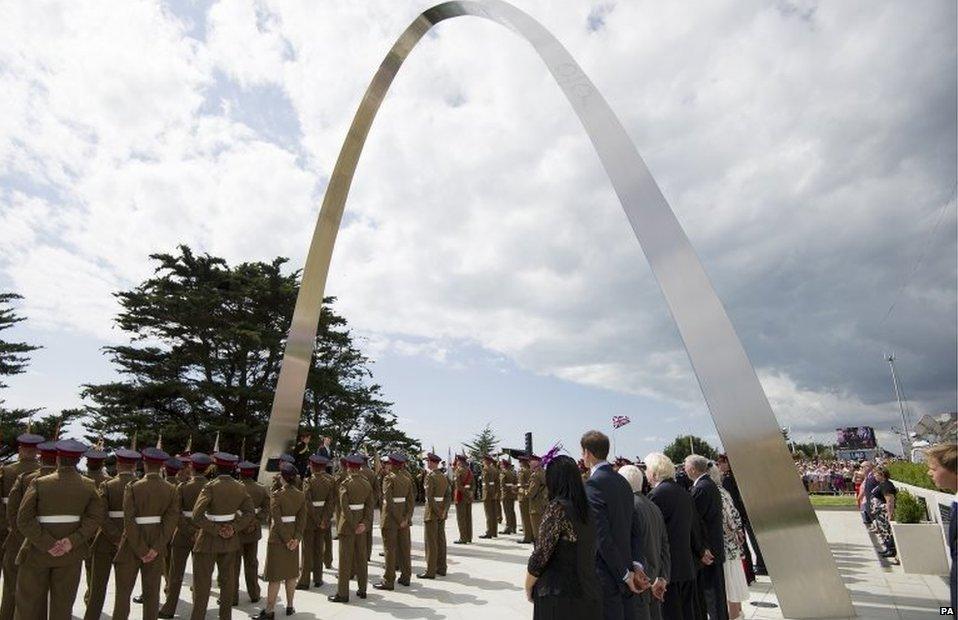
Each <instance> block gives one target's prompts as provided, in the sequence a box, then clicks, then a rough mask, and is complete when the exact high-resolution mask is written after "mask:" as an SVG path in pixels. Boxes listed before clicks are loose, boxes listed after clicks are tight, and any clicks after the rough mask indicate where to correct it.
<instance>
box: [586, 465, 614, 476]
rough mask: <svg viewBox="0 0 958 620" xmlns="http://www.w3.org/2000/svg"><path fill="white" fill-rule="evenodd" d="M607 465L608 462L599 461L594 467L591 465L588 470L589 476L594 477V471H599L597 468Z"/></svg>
mask: <svg viewBox="0 0 958 620" xmlns="http://www.w3.org/2000/svg"><path fill="white" fill-rule="evenodd" d="M608 464H609V462H608V461H599V462H598V463H596V464H595V465H593V466H592V467H591V468H589V476H592V475H594V474H595V470H597V469H599V468H600V467H602V466H603V465H608Z"/></svg>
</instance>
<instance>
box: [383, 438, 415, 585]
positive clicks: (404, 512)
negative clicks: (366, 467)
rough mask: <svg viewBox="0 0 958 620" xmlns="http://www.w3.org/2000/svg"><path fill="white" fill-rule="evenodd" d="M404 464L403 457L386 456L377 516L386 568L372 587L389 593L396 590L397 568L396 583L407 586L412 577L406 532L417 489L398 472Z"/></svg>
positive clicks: (409, 546) (410, 553)
mask: <svg viewBox="0 0 958 620" xmlns="http://www.w3.org/2000/svg"><path fill="white" fill-rule="evenodd" d="M405 465H406V457H405V455H403V454H398V453H396V454H390V455H389V464H388V465H387V469H388V472H387V473H386V475H385V476H384V477H383V491H382V495H383V504H382V511H381V515H382V516H381V517H380V520H381V522H382V523H381V525H382V535H383V547H384V548H385V550H386V559H385V563H386V568H385V571H384V574H383V579H382V581H380V582H379V583H376V584H374V585H373V587H374V588H376V589H377V590H392V589H393V588H394V587H395V583H396V567H397V566H398V567H399V569H400V574H399V583H401V584H402V585H404V586H408V585H409V582H410V579H411V578H412V549H411V544H412V543H411V539H410V536H409V529H410V526H411V525H412V516H413V510H414V508H415V505H416V490H415V488H414V487H413V484H412V481H411V480H410V478H408V477H407V476H405V475H404V474H402V473H401V471H400V470H401V469H402V468H403V467H404V466H405Z"/></svg>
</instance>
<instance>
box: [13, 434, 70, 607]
mask: <svg viewBox="0 0 958 620" xmlns="http://www.w3.org/2000/svg"><path fill="white" fill-rule="evenodd" d="M36 449H37V450H38V451H39V452H40V461H39V463H37V465H38V467H39V469H33V470H31V471H26V472H24V473H22V474H20V475H19V476H18V477H17V479H16V481H15V482H14V483H13V488H12V489H10V494H9V495H8V496H7V497H6V498H4V499H6V500H7V504H6V506H4V508H5V510H4V512H5V513H6V515H7V523H9V524H10V529H9V531H8V533H7V543H8V544H7V545H6V547H5V548H4V553H3V597H2V599H0V619H2V620H13V618H14V616H15V615H16V609H17V576H18V574H19V567H18V565H17V556H18V555H19V554H20V547H22V546H23V533H22V532H21V531H20V529H19V528H18V527H17V513H18V512H19V511H20V505H21V503H22V501H23V496H24V495H26V492H27V489H28V488H29V487H30V484H31V483H32V482H33V481H34V480H36V479H37V478H39V477H40V476H47V475H49V474H52V473H53V472H55V471H56V470H57V444H56V442H55V441H47V442H44V443H41V444H39V445H38V446H36Z"/></svg>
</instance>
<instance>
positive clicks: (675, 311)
mask: <svg viewBox="0 0 958 620" xmlns="http://www.w3.org/2000/svg"><path fill="white" fill-rule="evenodd" d="M462 16H474V17H481V18H484V19H488V20H491V21H493V22H496V23H498V24H501V25H503V26H506V27H507V28H509V29H510V30H512V31H513V32H515V33H516V34H518V35H519V36H520V37H522V38H523V39H525V40H526V41H527V42H528V43H530V44H531V45H532V47H533V48H534V49H535V51H536V52H537V53H538V54H539V56H540V57H541V58H542V60H543V61H544V62H545V64H546V67H547V68H548V70H549V72H550V73H552V76H553V77H554V78H555V80H556V82H557V83H558V84H559V86H560V87H561V89H562V91H563V93H564V94H565V96H566V98H567V99H568V100H569V103H570V104H572V108H573V110H574V111H575V113H576V115H577V116H578V117H579V120H580V121H581V122H582V125H583V127H584V128H585V130H586V133H588V135H589V139H590V140H591V141H592V144H593V146H594V147H595V150H596V153H597V154H598V155H599V159H600V160H601V162H602V166H603V167H604V169H605V171H606V173H607V174H608V176H609V180H610V181H611V182H612V186H613V188H614V189H615V192H616V194H617V195H618V197H619V201H620V202H621V204H622V208H623V209H624V211H625V215H626V217H627V218H628V220H629V223H630V224H631V225H632V229H633V231H634V232H635V236H636V239H638V241H639V244H640V246H641V247H642V250H643V252H644V253H645V256H646V258H647V260H648V261H649V265H650V266H651V268H652V272H653V274H654V275H655V278H656V280H657V281H658V284H659V287H660V288H661V290H662V293H663V295H664V296H665V301H666V303H667V305H668V307H669V310H670V311H671V313H672V317H673V319H674V321H675V323H676V326H677V327H678V330H679V333H680V335H681V337H682V341H683V343H684V344H685V348H686V351H687V352H688V356H689V360H690V362H691V363H692V368H693V370H694V371H695V374H696V377H697V378H698V381H699V385H700V387H701V389H702V394H703V395H704V396H705V401H706V403H707V404H708V408H709V411H710V413H711V415H712V419H713V421H714V422H715V427H716V429H717V430H718V433H719V436H720V437H721V439H722V443H723V445H724V446H725V449H726V451H727V453H728V455H729V460H730V461H731V462H732V463H733V465H734V467H735V476H736V479H737V481H738V484H739V488H740V490H741V493H742V497H743V499H744V501H745V504H746V506H747V507H748V513H749V518H750V520H751V522H752V525H753V527H754V529H755V532H756V535H757V536H758V539H759V540H760V541H761V548H762V553H763V556H764V558H765V563H766V566H767V568H768V571H769V575H770V576H771V578H772V581H773V584H774V587H775V592H776V594H777V596H778V600H779V603H780V604H781V608H782V612H783V613H784V614H785V615H786V616H787V617H793V618H825V617H848V616H854V615H855V612H854V610H853V608H852V604H851V599H850V597H849V594H848V591H847V589H846V588H845V586H844V584H843V583H842V580H841V577H840V576H839V573H838V569H837V566H836V564H835V561H834V559H833V558H832V554H831V552H830V551H829V548H828V545H827V543H826V541H825V537H824V535H823V533H822V530H821V528H820V526H819V523H818V520H817V519H816V517H815V513H814V511H813V510H812V507H811V504H810V503H809V500H808V495H807V493H806V492H805V489H804V487H803V486H802V484H801V482H800V480H799V478H798V476H797V475H796V472H795V467H794V464H793V462H792V459H791V455H790V454H789V452H788V449H787V448H786V446H785V442H784V441H783V439H782V435H781V431H780V429H779V425H778V422H777V421H776V419H775V415H774V414H773V413H772V409H771V406H770V405H769V403H768V399H767V398H766V396H765V393H764V391H763V390H762V386H761V384H760V383H759V381H758V377H757V376H756V374H755V370H754V369H753V367H752V365H751V362H750V361H749V359H748V357H747V355H746V354H745V350H744V348H743V347H742V344H741V342H740V341H739V338H738V336H737V335H736V333H735V330H734V328H733V327H732V323H731V321H730V320H729V318H728V315H727V314H726V312H725V308H724V307H723V305H722V303H721V301H720V300H719V298H718V296H717V295H716V293H715V291H714V289H713V288H712V285H711V283H710V282H709V279H708V276H707V275H706V273H705V270H704V268H703V267H702V264H701V263H700V261H699V259H698V257H697V256H696V255H695V251H694V250H693V249H692V245H691V244H690V242H689V239H688V237H687V236H686V234H685V232H684V230H683V229H682V227H681V225H680V224H679V222H678V220H677V219H676V217H675V214H674V213H673V212H672V209H671V207H669V204H668V203H667V202H666V200H665V197H664V196H663V195H662V192H661V191H660V190H659V187H658V185H657V184H656V183H655V180H654V179H653V178H652V175H651V173H650V172H649V170H648V168H647V167H646V165H645V162H644V161H643V160H642V157H641V156H640V155H639V153H638V151H637V150H636V148H635V145H634V144H633V143H632V141H631V139H630V138H629V136H628V134H627V133H626V131H625V129H624V128H623V127H622V125H621V123H620V122H619V120H618V118H617V117H616V115H615V114H614V113H613V112H612V109H611V108H610V107H609V105H608V103H606V101H605V99H604V98H603V97H602V95H601V94H600V93H599V92H598V91H597V90H596V88H595V86H594V85H593V84H592V81H591V80H590V79H589V78H588V76H586V75H585V73H583V71H582V69H581V68H580V67H579V65H578V64H577V63H576V62H575V60H573V58H572V56H571V55H570V54H569V53H568V52H567V51H566V49H565V48H564V47H563V46H562V45H561V44H560V43H559V41H558V40H557V39H556V38H555V37H554V36H553V35H552V34H551V33H549V32H548V31H547V30H546V29H545V28H544V27H543V26H542V25H541V24H539V23H538V22H537V21H536V20H535V19H533V18H532V17H530V16H529V15H527V14H526V13H524V12H522V11H520V10H519V9H517V8H516V7H514V6H512V5H510V4H508V3H506V2H503V1H502V0H475V1H468V0H454V1H452V2H445V3H443V4H439V5H436V6H434V7H432V8H430V9H428V10H427V11H424V12H423V13H422V14H421V15H419V16H418V17H417V18H416V19H415V20H414V21H413V22H412V23H411V24H410V25H409V27H408V28H406V30H405V31H404V32H403V33H402V34H401V35H400V37H399V39H398V40H397V41H396V43H395V44H394V45H393V47H392V48H391V49H390V50H389V53H388V54H386V58H385V59H384V60H383V62H382V64H381V65H380V67H379V70H378V71H377V72H376V74H375V76H373V79H372V82H371V83H370V85H369V87H368V88H367V90H366V93H365V95H364V96H363V99H362V102H361V103H360V105H359V109H358V110H357V112H356V115H355V117H354V118H353V122H352V125H351V126H350V129H349V133H348V134H347V136H346V140H345V142H344V144H343V146H342V150H341V151H340V153H339V158H338V159H337V161H336V166H335V168H334V169H333V172H332V175H331V177H330V180H329V185H328V187H327V189H326V195H325V197H324V199H323V204H322V208H321V210H320V214H319V219H318V221H317V222H316V229H315V232H314V233H313V238H312V241H311V243H310V247H309V253H308V255H307V258H306V264H305V266H304V269H303V276H302V285H301V288H300V291H299V296H298V298H297V299H296V307H295V309H294V311H293V321H292V325H291V327H290V331H289V338H288V340H287V343H286V350H285V353H284V356H283V362H282V367H281V370H280V374H279V381H278V384H277V388H276V395H275V398H274V400H273V408H272V412H271V415H270V421H269V427H268V430H267V433H266V439H265V444H264V449H263V454H264V462H263V464H265V457H266V456H268V455H276V454H278V453H280V452H282V451H284V450H285V448H286V446H287V445H288V442H289V441H290V440H292V439H293V438H294V437H295V434H296V431H297V428H298V425H299V420H300V414H301V411H302V405H303V392H304V390H305V386H306V375H307V372H308V370H309V366H310V364H309V362H310V357H311V355H312V351H313V344H314V342H315V337H316V328H317V324H318V322H319V314H320V308H321V305H322V300H323V291H324V288H325V285H326V276H327V274H328V272H329V264H330V259H331V258H332V252H333V245H334V244H335V241H336V235H337V233H338V231H339V226H340V222H341V220H342V215H343V209H344V207H345V204H346V198H347V195H348V194H349V188H350V184H351V183H352V179H353V174H354V173H355V171H356V165H357V163H358V161H359V156H360V153H361V152H362V149H363V145H364V143H365V140H366V136H367V135H368V133H369V129H370V126H371V125H372V122H373V119H374V118H375V116H376V112H377V111H378V110H379V106H380V104H381V103H382V101H383V98H384V97H385V96H386V92H387V91H388V89H389V86H390V84H391V83H392V81H393V78H395V76H396V74H397V73H398V71H399V68H400V67H401V66H402V63H403V61H405V60H406V58H407V57H408V56H409V54H410V53H411V52H412V50H413V48H415V46H416V44H417V43H418V42H419V40H420V39H421V38H422V37H423V35H425V34H426V32H428V31H429V30H430V29H431V28H432V27H433V26H435V25H436V24H438V23H439V22H442V21H444V20H446V19H451V18H453V17H462ZM261 471H263V472H264V473H265V468H262V469H261Z"/></svg>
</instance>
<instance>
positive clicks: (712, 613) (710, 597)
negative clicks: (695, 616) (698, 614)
mask: <svg viewBox="0 0 958 620" xmlns="http://www.w3.org/2000/svg"><path fill="white" fill-rule="evenodd" d="M699 576H700V577H701V578H702V594H704V595H705V608H706V610H707V611H708V614H709V620H728V603H727V602H726V600H725V572H724V571H723V570H722V565H721V564H720V563H719V562H718V561H717V560H716V561H715V563H713V564H712V565H711V566H705V567H703V568H702V570H701V571H699Z"/></svg>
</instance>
